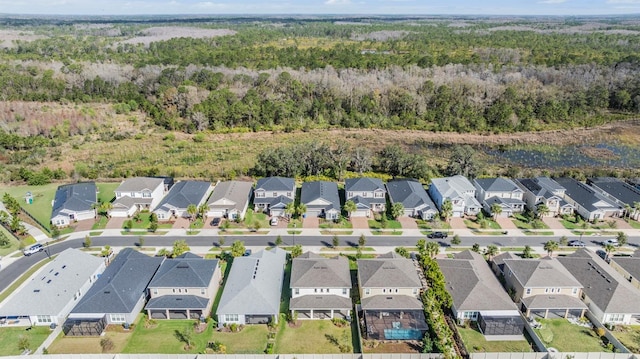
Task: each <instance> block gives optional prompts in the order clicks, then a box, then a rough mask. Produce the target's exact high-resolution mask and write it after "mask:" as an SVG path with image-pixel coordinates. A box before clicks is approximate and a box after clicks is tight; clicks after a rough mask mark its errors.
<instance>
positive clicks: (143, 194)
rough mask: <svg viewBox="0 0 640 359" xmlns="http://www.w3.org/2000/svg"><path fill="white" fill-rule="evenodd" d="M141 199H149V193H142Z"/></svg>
mask: <svg viewBox="0 0 640 359" xmlns="http://www.w3.org/2000/svg"><path fill="white" fill-rule="evenodd" d="M142 197H144V198H151V193H149V192H143V193H142Z"/></svg>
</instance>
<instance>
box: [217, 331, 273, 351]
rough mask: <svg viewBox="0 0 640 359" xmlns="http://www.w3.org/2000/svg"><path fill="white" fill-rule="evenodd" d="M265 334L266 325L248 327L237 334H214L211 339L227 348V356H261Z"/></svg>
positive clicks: (265, 345)
mask: <svg viewBox="0 0 640 359" xmlns="http://www.w3.org/2000/svg"><path fill="white" fill-rule="evenodd" d="M267 333H268V330H267V326H266V325H248V326H246V327H245V328H244V329H242V331H240V332H238V333H229V332H214V333H213V335H212V336H211V337H212V338H213V340H217V341H219V342H221V343H222V344H224V345H225V346H226V347H227V354H263V353H264V350H265V348H266V347H267Z"/></svg>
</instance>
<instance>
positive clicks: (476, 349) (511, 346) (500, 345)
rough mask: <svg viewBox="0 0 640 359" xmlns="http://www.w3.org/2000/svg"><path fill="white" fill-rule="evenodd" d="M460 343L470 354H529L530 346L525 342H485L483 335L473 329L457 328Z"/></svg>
mask: <svg viewBox="0 0 640 359" xmlns="http://www.w3.org/2000/svg"><path fill="white" fill-rule="evenodd" d="M458 331H459V332H460V336H461V337H462V341H463V342H464V345H465V347H466V348H467V350H468V351H469V352H470V353H480V352H488V353H507V352H531V351H533V350H531V344H529V342H527V341H526V340H514V341H507V340H505V341H487V340H486V339H485V338H484V335H482V333H480V332H479V331H477V330H475V329H473V328H462V327H458Z"/></svg>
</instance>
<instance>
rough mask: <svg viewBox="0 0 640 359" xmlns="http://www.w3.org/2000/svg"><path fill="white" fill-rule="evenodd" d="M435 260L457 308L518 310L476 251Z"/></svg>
mask: <svg viewBox="0 0 640 359" xmlns="http://www.w3.org/2000/svg"><path fill="white" fill-rule="evenodd" d="M437 261H438V265H439V266H440V270H441V271H442V274H443V275H444V278H445V282H446V288H447V291H448V292H449V293H450V294H451V297H452V298H453V303H454V305H455V307H456V309H457V310H458V311H481V310H517V309H518V308H517V307H516V305H515V304H514V303H513V301H512V300H511V298H509V295H507V293H506V292H505V291H504V289H503V288H502V286H501V285H500V282H498V279H497V278H496V277H495V275H494V274H493V272H491V269H490V268H489V266H488V265H487V263H486V262H485V260H484V258H483V257H482V256H481V255H480V254H478V253H475V252H472V251H469V250H467V251H464V252H461V253H458V254H456V255H455V257H454V259H438V260H437Z"/></svg>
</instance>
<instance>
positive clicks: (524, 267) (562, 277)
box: [504, 257, 587, 318]
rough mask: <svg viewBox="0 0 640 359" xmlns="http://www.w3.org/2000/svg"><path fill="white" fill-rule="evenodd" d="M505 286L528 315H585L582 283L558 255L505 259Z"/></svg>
mask: <svg viewBox="0 0 640 359" xmlns="http://www.w3.org/2000/svg"><path fill="white" fill-rule="evenodd" d="M504 279H505V287H506V288H508V290H509V291H510V292H511V293H512V295H513V299H514V301H515V302H516V303H518V304H519V305H520V309H521V310H522V312H523V313H525V315H526V316H527V317H539V318H582V317H583V316H584V313H585V311H586V310H587V306H586V305H585V304H584V303H583V302H582V301H581V300H580V296H581V294H582V284H580V282H579V281H578V280H576V278H574V277H573V275H571V273H569V271H567V270H566V269H565V268H564V267H563V266H562V264H560V262H558V260H557V259H555V258H551V257H544V258H542V259H505V260H504Z"/></svg>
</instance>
